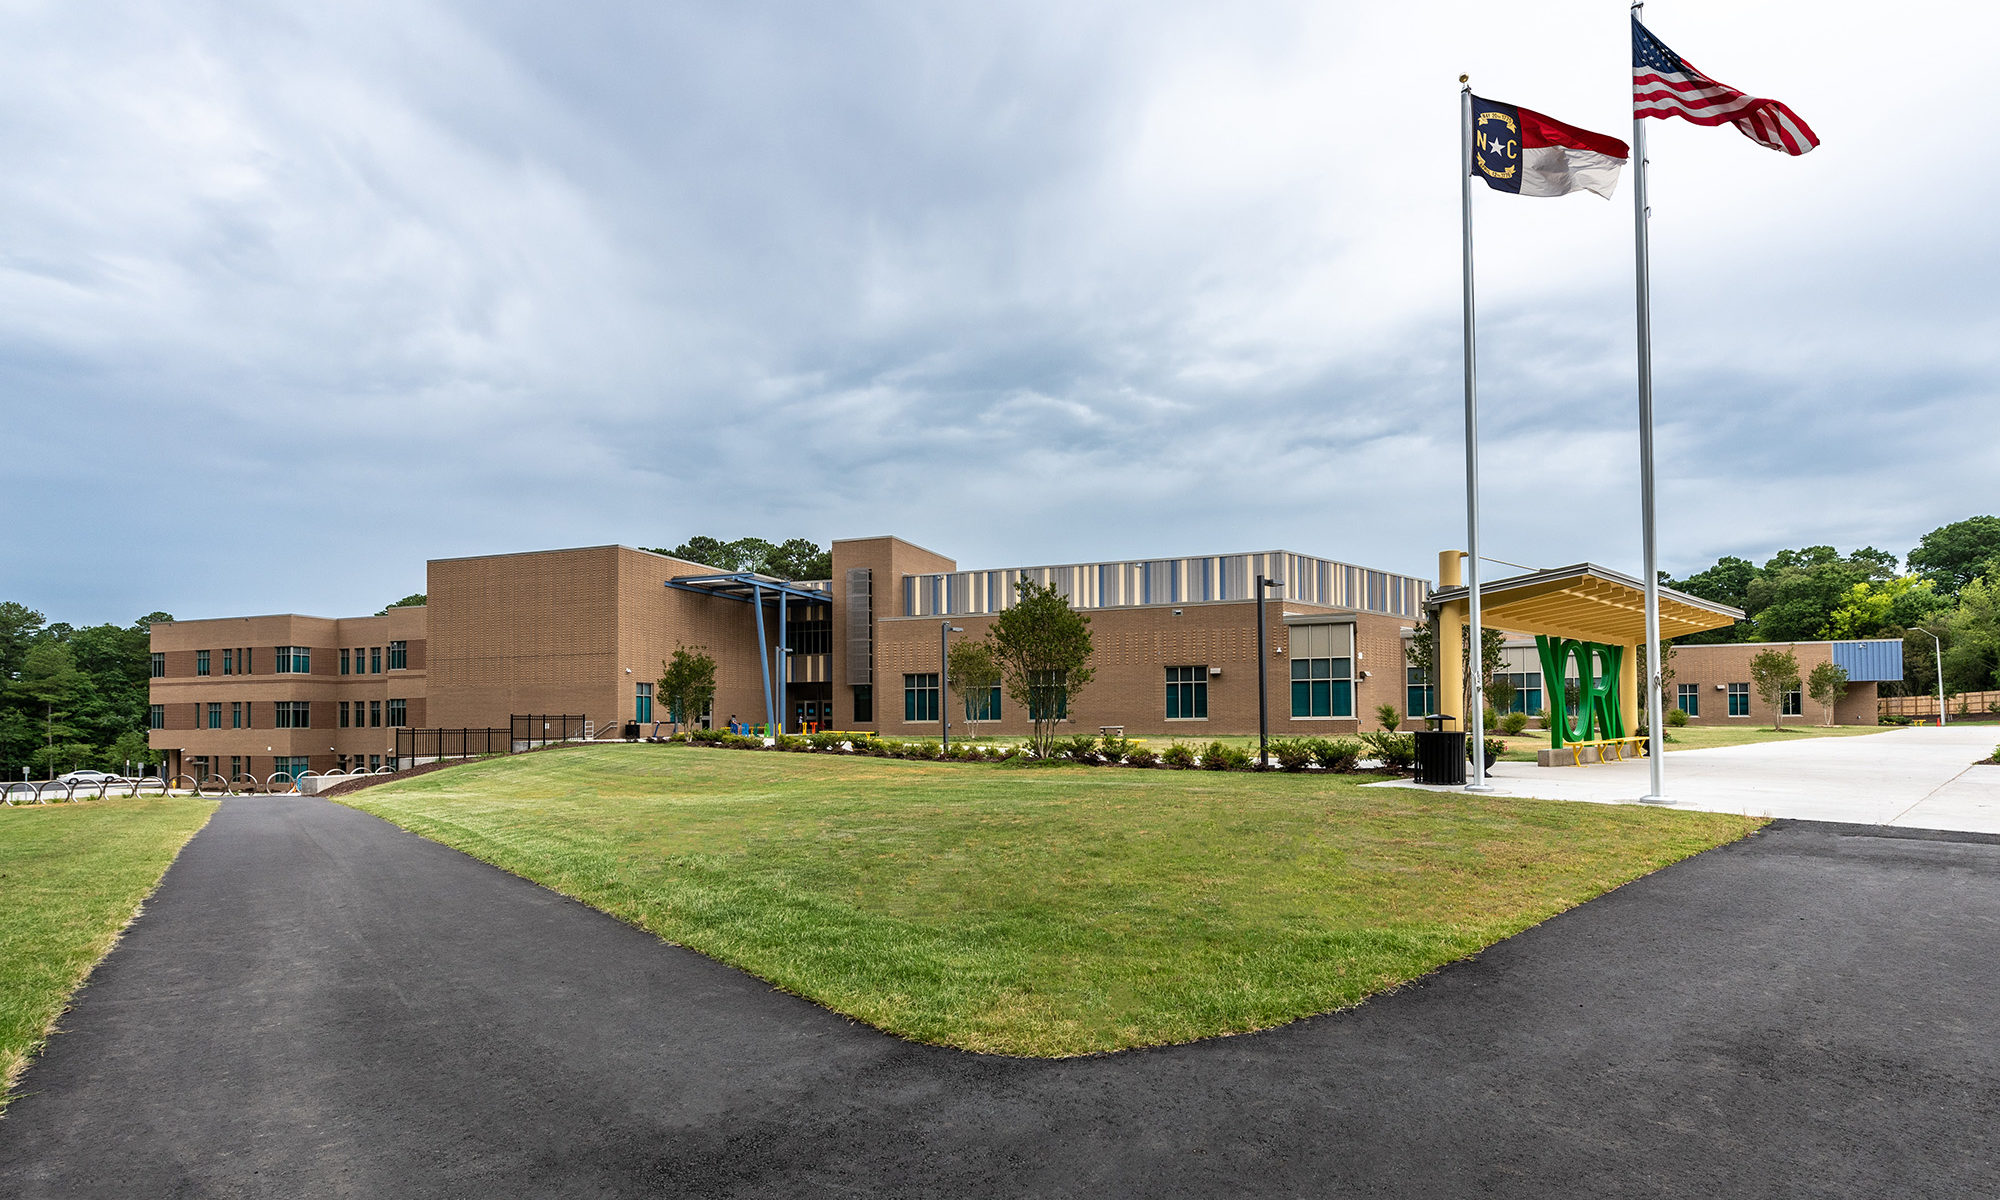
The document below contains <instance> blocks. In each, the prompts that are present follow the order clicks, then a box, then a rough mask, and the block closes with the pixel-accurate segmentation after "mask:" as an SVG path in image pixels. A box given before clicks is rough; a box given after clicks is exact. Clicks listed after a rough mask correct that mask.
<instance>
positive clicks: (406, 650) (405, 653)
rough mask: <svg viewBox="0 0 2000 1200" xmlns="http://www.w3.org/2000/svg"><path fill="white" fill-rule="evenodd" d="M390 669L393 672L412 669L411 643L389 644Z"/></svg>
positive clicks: (396, 642) (397, 642) (398, 642)
mask: <svg viewBox="0 0 2000 1200" xmlns="http://www.w3.org/2000/svg"><path fill="white" fill-rule="evenodd" d="M389 669H390V670H391V671H407V670H409V669H410V643H408V642H404V641H395V642H390V643H389Z"/></svg>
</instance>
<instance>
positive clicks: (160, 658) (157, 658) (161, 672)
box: [153, 650, 167, 679]
mask: <svg viewBox="0 0 2000 1200" xmlns="http://www.w3.org/2000/svg"><path fill="white" fill-rule="evenodd" d="M166 677H167V656H166V655H164V654H162V653H160V652H159V651H157V650H155V651H154V652H153V678H155V679H165V678H166Z"/></svg>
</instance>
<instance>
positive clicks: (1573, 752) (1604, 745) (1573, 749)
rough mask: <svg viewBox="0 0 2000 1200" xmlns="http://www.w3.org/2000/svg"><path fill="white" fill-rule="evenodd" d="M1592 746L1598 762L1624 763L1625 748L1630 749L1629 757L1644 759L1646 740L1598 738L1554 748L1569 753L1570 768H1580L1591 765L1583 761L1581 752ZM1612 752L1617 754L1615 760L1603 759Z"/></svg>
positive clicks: (1567, 743) (1639, 738)
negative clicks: (1594, 748)
mask: <svg viewBox="0 0 2000 1200" xmlns="http://www.w3.org/2000/svg"><path fill="white" fill-rule="evenodd" d="M1593 746H1594V747H1596V748H1597V761H1598V762H1607V761H1609V762H1624V761H1625V757H1626V755H1625V750H1626V748H1627V747H1630V748H1631V750H1632V755H1631V756H1632V757H1633V758H1644V757H1646V739H1645V738H1644V737H1643V736H1635V737H1620V738H1599V739H1597V740H1596V741H1591V742H1564V743H1563V744H1562V745H1561V746H1558V747H1556V748H1555V750H1556V751H1562V750H1567V751H1569V765H1570V766H1572V767H1582V766H1590V765H1592V764H1589V763H1586V762H1584V761H1583V752H1584V750H1585V749H1586V748H1587V747H1593ZM1614 751H1615V752H1616V754H1617V757H1616V758H1611V759H1606V758H1605V755H1606V754H1608V753H1611V752H1614Z"/></svg>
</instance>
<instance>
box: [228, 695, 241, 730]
mask: <svg viewBox="0 0 2000 1200" xmlns="http://www.w3.org/2000/svg"><path fill="white" fill-rule="evenodd" d="M229 727H230V728H231V729H241V728H243V701H241V700H231V701H230V702H229Z"/></svg>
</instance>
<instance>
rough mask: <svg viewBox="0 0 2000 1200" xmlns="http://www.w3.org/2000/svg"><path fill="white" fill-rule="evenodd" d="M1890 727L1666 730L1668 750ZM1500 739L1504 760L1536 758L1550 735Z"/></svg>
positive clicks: (1849, 734) (1543, 732) (1851, 734)
mask: <svg viewBox="0 0 2000 1200" xmlns="http://www.w3.org/2000/svg"><path fill="white" fill-rule="evenodd" d="M1891 728H1893V727H1892V726H1888V725H1787V726H1785V727H1784V728H1783V729H1772V728H1771V727H1770V726H1769V725H1683V726H1681V727H1680V728H1678V729H1674V728H1669V729H1668V730H1667V732H1668V733H1669V734H1671V735H1672V736H1673V739H1674V740H1673V741H1671V742H1668V743H1667V753H1669V754H1671V753H1673V752H1674V751H1676V750H1706V749H1709V748H1710V747H1713V746H1749V745H1754V744H1756V743H1758V742H1781V741H1791V740H1793V739H1795V738H1822V737H1859V736H1861V735H1862V734H1869V733H1887V732H1888V731H1889V730H1890V729H1891ZM1501 741H1502V742H1504V743H1505V744H1506V747H1507V752H1506V753H1505V754H1502V755H1501V756H1500V757H1501V758H1502V759H1503V760H1505V761H1507V762H1534V761H1535V752H1536V751H1538V750H1546V749H1548V746H1549V735H1548V731H1547V730H1543V729H1530V730H1527V731H1525V732H1523V733H1521V734H1520V735H1518V736H1516V737H1509V738H1502V739H1501Z"/></svg>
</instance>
